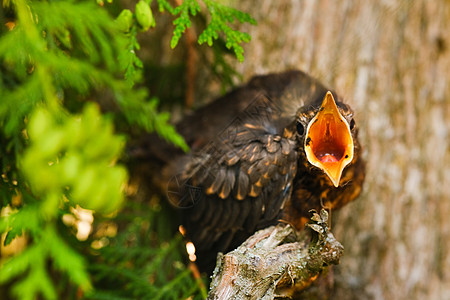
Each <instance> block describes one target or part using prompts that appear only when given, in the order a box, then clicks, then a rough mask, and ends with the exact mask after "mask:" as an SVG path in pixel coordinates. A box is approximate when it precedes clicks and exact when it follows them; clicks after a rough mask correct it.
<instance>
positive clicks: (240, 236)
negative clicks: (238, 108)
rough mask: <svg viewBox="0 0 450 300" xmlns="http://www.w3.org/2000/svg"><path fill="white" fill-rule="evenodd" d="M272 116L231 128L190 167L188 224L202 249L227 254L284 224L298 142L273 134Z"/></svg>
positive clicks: (187, 170)
mask: <svg viewBox="0 0 450 300" xmlns="http://www.w3.org/2000/svg"><path fill="white" fill-rule="evenodd" d="M270 115H271V112H270V111H269V112H268V113H267V114H266V115H264V113H260V114H258V117H257V118H255V117H254V116H253V117H251V118H248V120H246V119H245V118H242V119H239V118H238V120H237V121H236V122H235V123H233V124H230V126H229V127H228V128H226V129H225V130H224V131H223V132H222V133H221V134H219V135H218V137H217V138H216V139H215V140H214V141H212V142H211V143H209V144H207V146H206V147H204V148H203V149H202V150H201V151H199V152H197V153H195V154H194V155H192V156H191V157H190V159H189V162H188V163H187V164H186V167H185V171H184V173H183V176H182V177H183V180H184V183H185V186H186V188H185V189H184V191H183V193H184V194H185V196H186V195H188V197H185V198H184V199H185V200H188V201H191V203H192V204H193V206H192V207H189V208H187V209H185V210H184V212H183V215H184V221H183V223H184V225H185V226H186V227H187V228H186V229H187V232H188V233H189V238H190V239H191V240H192V241H193V242H194V244H195V245H196V248H197V249H199V250H205V251H206V250H212V251H213V252H214V251H215V252H217V251H226V250H228V249H229V247H230V246H235V245H236V243H237V245H239V244H240V243H241V242H243V240H245V238H247V237H248V236H250V235H251V234H252V233H253V232H254V231H255V229H258V228H261V227H263V226H266V225H268V224H270V223H273V222H275V221H276V220H277V219H278V216H279V213H280V210H281V209H282V207H283V204H284V202H285V200H286V199H287V198H288V197H289V196H290V194H291V190H292V188H291V185H292V180H293V178H294V177H295V173H296V169H297V149H296V147H297V146H296V142H295V141H294V140H290V139H287V138H283V137H282V136H281V135H280V134H277V133H273V132H271V131H273V128H272V129H271V128H269V127H268V126H271V125H270V124H273V122H271V121H273V120H270Z"/></svg>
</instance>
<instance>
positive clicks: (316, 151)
mask: <svg viewBox="0 0 450 300" xmlns="http://www.w3.org/2000/svg"><path fill="white" fill-rule="evenodd" d="M305 152H306V158H307V159H308V161H309V162H310V163H311V164H312V165H313V166H316V167H318V168H320V169H321V170H323V171H324V172H325V173H326V174H327V175H328V177H329V178H330V180H331V181H332V182H333V185H334V186H335V187H338V186H339V181H340V179H341V175H342V171H343V170H344V168H345V166H347V165H348V164H349V163H350V162H351V161H352V159H353V138H352V135H351V133H350V128H349V126H348V123H347V120H345V118H344V117H343V116H342V115H341V114H340V113H339V110H338V108H337V106H336V102H335V101H334V98H333V95H332V94H331V92H328V93H327V94H326V95H325V98H324V99H323V102H322V105H321V106H320V109H319V112H318V113H317V114H316V115H315V116H314V118H313V119H312V120H311V122H309V125H308V128H307V130H306V139H305Z"/></svg>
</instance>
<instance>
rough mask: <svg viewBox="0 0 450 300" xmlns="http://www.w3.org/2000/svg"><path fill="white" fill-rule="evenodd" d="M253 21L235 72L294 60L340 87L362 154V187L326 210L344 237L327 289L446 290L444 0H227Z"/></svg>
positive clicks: (343, 292) (363, 294) (417, 293)
mask: <svg viewBox="0 0 450 300" xmlns="http://www.w3.org/2000/svg"><path fill="white" fill-rule="evenodd" d="M236 6H237V7H238V8H239V9H242V10H244V11H247V12H250V13H251V14H252V16H253V17H255V18H256V20H257V21H258V25H257V26H254V27H253V26H245V27H244V28H241V29H243V30H247V32H249V33H250V34H251V36H252V41H251V42H250V43H249V44H248V45H246V46H245V57H246V59H245V62H244V63H242V64H236V68H237V69H238V70H239V71H241V72H242V73H243V74H244V77H245V79H248V78H250V77H251V76H253V75H255V73H259V74H262V73H269V72H276V71H282V70H286V69H298V68H299V69H302V70H304V71H306V72H308V73H309V74H311V75H313V76H316V77H318V78H320V79H321V80H323V81H324V82H326V83H327V84H328V85H329V86H331V87H333V88H334V89H335V90H336V91H337V92H338V93H339V94H341V95H343V96H344V98H345V99H346V100H347V102H348V103H350V104H351V106H352V107H353V109H354V110H355V111H356V112H355V119H356V121H357V124H358V125H359V127H360V134H361V140H362V145H363V146H364V148H365V158H366V160H367V162H368V165H367V175H366V184H365V192H364V195H363V196H362V197H360V199H359V200H357V201H356V202H354V203H352V204H350V205H348V206H346V207H345V208H343V209H342V210H341V211H339V212H333V215H332V216H333V218H332V221H333V232H334V233H335V236H336V238H337V239H338V240H339V241H340V242H341V243H342V244H343V246H344V248H345V257H344V258H343V259H342V261H341V264H340V265H339V266H337V267H336V268H335V269H334V272H333V273H334V276H333V277H334V286H333V289H332V291H331V293H330V294H329V295H327V298H329V299H450V255H448V254H449V253H450V226H448V224H446V220H447V218H448V216H449V215H450V197H449V196H450V192H449V191H450V189H449V188H448V187H449V186H450V171H449V166H450V155H449V147H448V146H449V129H450V128H449V127H450V124H449V120H450V105H449V95H450V82H449V75H448V74H449V73H448V72H449V70H450V53H449V45H450V30H449V28H450V2H449V1H447V0H436V1H427V0H422V1H401V0H392V1H378V0H370V1H351V0H333V1H331V0H318V1H314V0H311V1H308V0H304V1H288V0H280V1H270V0H250V1H242V2H238V3H236Z"/></svg>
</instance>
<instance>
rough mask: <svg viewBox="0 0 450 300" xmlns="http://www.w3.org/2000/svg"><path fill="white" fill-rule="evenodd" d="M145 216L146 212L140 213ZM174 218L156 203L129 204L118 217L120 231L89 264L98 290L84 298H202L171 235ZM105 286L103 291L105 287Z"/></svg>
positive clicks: (180, 244)
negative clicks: (122, 228) (194, 296)
mask: <svg viewBox="0 0 450 300" xmlns="http://www.w3.org/2000/svg"><path fill="white" fill-rule="evenodd" d="M144 212H145V213H144ZM172 219H173V216H172V215H171V214H170V211H169V210H168V209H167V207H164V205H161V204H160V203H159V200H158V199H156V198H154V199H152V202H151V204H150V207H148V205H144V204H142V203H139V202H128V204H127V207H126V208H125V209H124V211H123V212H122V213H121V215H120V217H119V218H118V221H119V223H120V224H121V226H122V227H124V230H122V231H121V232H120V233H119V234H118V235H117V236H115V237H113V238H109V239H105V238H103V239H102V240H103V242H104V243H105V242H107V244H108V246H107V247H102V248H100V249H99V250H98V251H97V252H96V253H95V255H94V256H92V258H91V259H92V261H91V263H90V272H91V274H93V275H94V278H95V281H94V284H95V286H97V287H98V288H97V289H96V290H95V291H92V292H90V293H89V294H87V298H88V299H130V300H131V299H187V298H189V297H190V296H192V295H197V297H196V298H195V299H205V298H206V291H205V289H204V287H202V286H201V285H199V284H198V283H197V282H196V281H195V279H194V278H193V275H192V273H191V271H190V270H189V269H188V268H187V267H186V266H185V265H184V263H183V261H184V260H185V259H186V258H185V257H184V256H185V254H184V255H182V253H185V250H184V249H183V248H184V241H183V239H182V237H181V235H179V234H178V235H177V236H176V237H175V238H174V237H173V230H174V228H173V224H171V220H172ZM103 287H104V288H103Z"/></svg>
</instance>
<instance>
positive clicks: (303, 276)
mask: <svg viewBox="0 0 450 300" xmlns="http://www.w3.org/2000/svg"><path fill="white" fill-rule="evenodd" d="M312 219H313V222H312V223H310V224H308V227H309V228H310V229H311V230H309V231H308V233H310V234H307V233H306V232H305V231H303V232H302V233H300V234H299V233H297V232H296V231H295V229H293V228H292V227H291V226H290V225H288V224H279V225H277V226H271V227H268V228H266V229H263V230H260V231H258V232H256V233H255V234H254V235H253V236H251V237H250V238H248V239H247V240H246V241H245V242H244V243H243V244H242V245H241V246H239V247H238V248H237V249H236V250H234V251H231V252H229V253H227V254H225V255H221V254H219V257H218V259H217V266H216V269H215V270H214V274H213V276H212V278H213V279H212V282H211V290H210V292H209V295H208V299H211V300H212V299H214V300H230V299H249V300H250V299H255V300H256V299H267V300H270V299H274V297H276V296H277V295H278V296H281V295H283V298H284V297H287V298H290V295H292V294H293V293H294V291H295V290H302V289H304V288H306V287H308V286H309V285H310V284H311V283H312V282H313V281H314V280H315V279H316V278H317V276H318V275H319V274H320V272H322V271H323V270H325V269H326V268H327V267H328V266H329V265H332V264H338V263H339V259H340V257H341V256H342V254H343V247H342V245H341V244H340V243H339V242H338V241H336V239H335V238H334V236H333V234H332V233H331V232H329V231H328V225H327V224H328V223H327V222H328V214H327V213H326V211H325V210H322V212H321V214H320V215H319V214H317V213H315V214H314V216H313V218H312ZM294 286H295V288H294ZM287 293H288V294H287Z"/></svg>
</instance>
